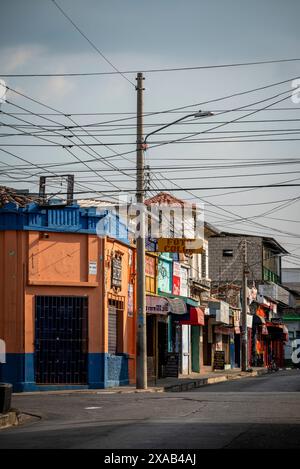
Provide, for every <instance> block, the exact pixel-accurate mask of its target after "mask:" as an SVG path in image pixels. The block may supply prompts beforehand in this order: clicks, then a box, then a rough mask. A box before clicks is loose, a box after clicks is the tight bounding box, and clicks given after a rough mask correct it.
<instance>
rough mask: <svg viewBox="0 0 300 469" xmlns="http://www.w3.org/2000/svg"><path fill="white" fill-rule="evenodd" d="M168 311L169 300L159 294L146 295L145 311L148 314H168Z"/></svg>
mask: <svg viewBox="0 0 300 469" xmlns="http://www.w3.org/2000/svg"><path fill="white" fill-rule="evenodd" d="M169 312H170V306H169V302H168V300H167V299H166V298H163V297H160V296H150V295H147V297H146V313H148V314H168V313H169Z"/></svg>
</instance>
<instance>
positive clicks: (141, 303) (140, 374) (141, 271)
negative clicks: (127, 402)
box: [136, 73, 147, 389]
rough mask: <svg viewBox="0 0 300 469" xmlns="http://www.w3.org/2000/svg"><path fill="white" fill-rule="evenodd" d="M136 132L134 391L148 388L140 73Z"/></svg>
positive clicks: (140, 78)
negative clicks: (136, 209)
mask: <svg viewBox="0 0 300 469" xmlns="http://www.w3.org/2000/svg"><path fill="white" fill-rule="evenodd" d="M136 80H137V85H136V91H137V129H136V136H137V138H136V201H137V204H138V207H140V210H139V211H140V214H139V227H137V228H139V233H138V236H137V240H136V274H137V342H136V388H137V389H147V335H146V332H147V329H146V287H145V211H144V198H145V196H144V190H145V172H144V171H145V167H144V146H145V145H144V136H143V91H144V88H143V81H144V78H143V74H142V73H138V74H137V77H136Z"/></svg>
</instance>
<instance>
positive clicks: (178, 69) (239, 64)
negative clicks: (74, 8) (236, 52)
mask: <svg viewBox="0 0 300 469" xmlns="http://www.w3.org/2000/svg"><path fill="white" fill-rule="evenodd" d="M51 1H52V2H53V3H54V4H55V5H56V6H57V8H58V9H59V10H60V11H61V12H62V14H63V15H64V16H65V17H66V18H67V19H68V20H69V21H70V22H71V23H72V24H73V26H74V27H75V28H76V29H77V31H78V32H79V33H80V34H81V35H82V36H83V37H84V38H85V39H86V40H87V41H88V42H89V43H90V45H91V46H92V47H93V48H94V49H95V50H97V52H99V54H100V55H101V57H102V58H103V59H104V60H106V62H107V63H109V64H110V65H111V66H112V67H113V68H114V70H115V71H114V72H73V73H15V74H13V73H6V74H2V75H1V76H2V77H4V78H9V77H12V78H19V77H20V78H26V77H28V78H30V77H84V76H101V75H103V76H105V75H120V74H121V75H127V74H136V73H138V72H142V73H163V72H181V71H191V70H209V69H215V68H234V67H248V66H252V65H268V64H276V63H286V62H299V61H300V58H298V57H296V58H291V59H277V60H276V59H275V60H257V61H253V62H235V63H227V64H214V65H196V66H191V67H166V68H148V69H143V68H141V69H139V70H122V71H120V70H118V69H116V68H115V66H114V65H113V64H112V63H111V62H110V61H109V60H108V59H107V58H106V57H105V56H104V55H103V54H102V52H101V51H100V50H98V48H97V47H96V46H95V45H94V44H93V43H92V42H91V41H90V40H89V39H88V38H87V36H86V35H85V34H84V33H83V32H82V31H81V30H79V28H78V26H77V25H76V24H75V23H74V22H73V21H72V20H71V18H70V17H68V16H67V15H66V13H65V12H64V11H63V10H62V8H61V7H59V5H58V4H57V3H56V2H55V1H54V0H51Z"/></svg>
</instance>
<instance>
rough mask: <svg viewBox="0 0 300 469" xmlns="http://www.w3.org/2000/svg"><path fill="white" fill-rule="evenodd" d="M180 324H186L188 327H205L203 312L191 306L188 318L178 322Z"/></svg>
mask: <svg viewBox="0 0 300 469" xmlns="http://www.w3.org/2000/svg"><path fill="white" fill-rule="evenodd" d="M180 324H188V325H190V326H204V325H205V310H204V309H202V308H199V306H196V307H194V306H192V307H191V308H190V318H189V319H187V320H183V321H180Z"/></svg>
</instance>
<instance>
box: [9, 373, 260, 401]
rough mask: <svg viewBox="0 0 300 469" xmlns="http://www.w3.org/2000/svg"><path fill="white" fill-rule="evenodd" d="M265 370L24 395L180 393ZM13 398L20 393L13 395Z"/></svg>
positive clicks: (205, 374)
mask: <svg viewBox="0 0 300 469" xmlns="http://www.w3.org/2000/svg"><path fill="white" fill-rule="evenodd" d="M267 372H268V370H267V369H266V368H252V371H249V372H242V371H241V370H240V369H239V368H235V369H233V370H222V371H219V370H218V371H210V372H206V373H192V374H190V375H181V376H179V377H178V378H161V379H157V380H154V379H153V380H149V381H148V388H147V389H146V390H144V389H136V387H135V385H134V384H132V385H128V386H119V387H114V388H106V389H78V390H74V389H72V390H68V389H65V390H62V391H59V390H56V391H34V392H26V393H24V394H25V395H36V394H73V393H82V394H110V393H111V394H125V393H140V392H181V391H189V390H191V389H195V388H198V387H200V386H207V385H209V384H215V383H221V382H224V381H228V380H234V379H242V378H249V377H251V376H259V375H262V374H265V373H267ZM14 395H15V396H18V395H20V393H16V394H14Z"/></svg>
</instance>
